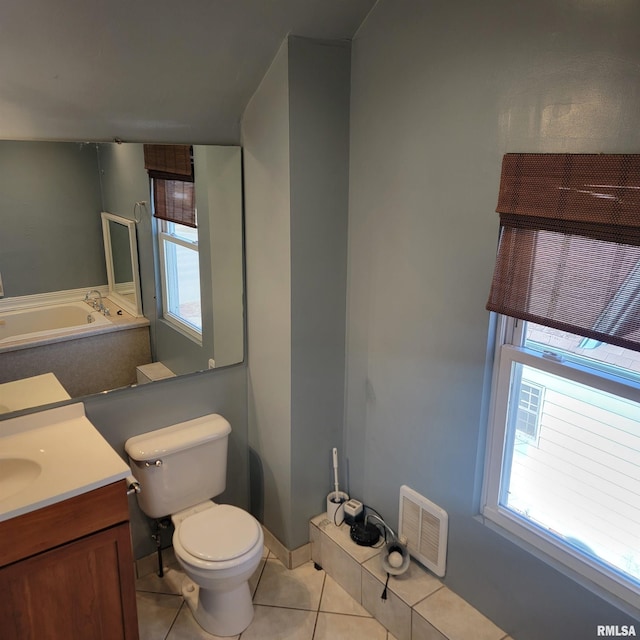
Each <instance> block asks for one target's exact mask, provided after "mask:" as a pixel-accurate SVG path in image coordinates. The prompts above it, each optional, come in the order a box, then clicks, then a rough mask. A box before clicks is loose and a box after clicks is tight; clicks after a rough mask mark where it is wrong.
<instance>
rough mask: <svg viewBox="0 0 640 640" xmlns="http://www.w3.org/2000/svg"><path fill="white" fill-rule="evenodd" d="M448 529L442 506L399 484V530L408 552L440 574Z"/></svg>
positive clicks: (444, 559) (444, 558) (441, 574)
mask: <svg viewBox="0 0 640 640" xmlns="http://www.w3.org/2000/svg"><path fill="white" fill-rule="evenodd" d="M448 529H449V516H448V515H447V512H446V511H445V510H444V509H441V508H440V507H439V506H438V505H437V504H434V503H433V502H431V501H430V500H427V499H426V498H425V497H424V496H421V495H420V494H419V493H417V492H416V491H414V490H413V489H411V488H410V487H408V486H407V485H405V484H403V485H402V486H401V487H400V516H399V525H398V534H399V535H400V536H406V538H407V548H408V549H409V553H410V554H411V555H412V556H413V557H414V558H415V559H416V560H417V561H418V562H420V563H422V564H423V565H424V566H425V567H427V569H430V570H431V571H433V573H435V574H436V575H437V576H440V577H443V576H444V574H445V570H446V563H447V532H448Z"/></svg>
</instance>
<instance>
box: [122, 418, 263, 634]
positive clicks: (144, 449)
mask: <svg viewBox="0 0 640 640" xmlns="http://www.w3.org/2000/svg"><path fill="white" fill-rule="evenodd" d="M229 433H231V426H230V425H229V423H228V422H227V421H226V420H225V419H224V418H223V417H222V416H219V415H217V414H211V415H207V416H203V417H202V418H196V419H195V420H189V421H187V422H182V423H180V424H176V425H173V426H171V427H165V428H164V429H158V430H157V431H151V432H150V433H143V434H142V435H139V436H135V437H133V438H130V439H129V440H127V442H126V443H125V450H126V452H127V454H128V456H129V460H130V462H131V470H132V471H133V474H134V475H135V476H136V478H137V480H138V482H139V483H140V488H141V492H140V493H139V494H137V498H138V503H139V505H140V508H141V509H142V511H143V512H144V513H145V514H147V515H148V516H149V517H150V518H163V517H165V516H169V515H170V516H171V520H172V522H173V524H174V526H175V531H174V534H173V548H174V551H175V554H176V557H177V558H178V561H179V562H180V564H181V566H182V568H183V569H184V572H185V573H186V574H187V576H188V578H187V579H185V584H184V585H183V588H182V593H183V596H184V598H185V600H186V601H187V603H188V604H189V606H190V607H191V610H192V611H193V615H194V617H195V619H196V620H197V621H198V623H199V624H200V626H201V627H202V628H203V629H204V630H205V631H208V632H209V633H211V634H213V635H217V636H234V635H237V634H239V633H241V632H242V631H244V630H245V629H246V628H247V627H248V626H249V624H250V623H251V620H252V619H253V603H252V601H251V592H250V590H249V584H248V580H249V578H250V577H251V575H252V574H253V572H254V571H255V570H256V568H257V567H258V565H259V564H260V559H261V557H262V551H263V548H264V535H263V533H262V527H261V526H260V524H259V523H258V521H257V520H256V519H255V518H254V517H253V516H251V515H250V514H249V513H247V512H246V511H243V510H242V509H239V508H238V507H233V506H231V505H224V504H216V503H214V502H212V501H211V500H210V498H212V497H214V496H217V495H219V494H221V493H222V492H223V491H224V488H225V485H226V476H227V443H228V440H229ZM193 583H195V585H194V584H193Z"/></svg>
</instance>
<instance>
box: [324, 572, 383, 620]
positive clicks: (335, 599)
mask: <svg viewBox="0 0 640 640" xmlns="http://www.w3.org/2000/svg"><path fill="white" fill-rule="evenodd" d="M320 611H324V612H326V613H344V614H347V615H352V616H362V617H365V618H371V614H370V613H369V612H368V611H367V610H366V609H365V608H364V607H363V606H362V605H361V604H360V603H358V602H356V601H355V600H354V599H353V598H352V597H351V596H350V595H349V594H348V593H347V592H346V591H345V590H344V589H343V588H342V587H341V586H340V585H339V584H338V583H337V582H336V581H335V580H334V579H333V578H332V577H331V576H326V577H325V579H324V589H323V591H322V600H321V601H320Z"/></svg>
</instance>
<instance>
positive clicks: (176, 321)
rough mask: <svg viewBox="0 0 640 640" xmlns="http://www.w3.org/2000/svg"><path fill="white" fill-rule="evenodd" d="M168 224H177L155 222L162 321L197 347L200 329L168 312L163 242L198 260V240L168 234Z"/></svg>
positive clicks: (161, 221) (199, 342)
mask: <svg viewBox="0 0 640 640" xmlns="http://www.w3.org/2000/svg"><path fill="white" fill-rule="evenodd" d="M170 224H178V223H175V222H171V221H169V220H165V219H162V218H158V219H157V220H156V236H157V239H158V242H157V247H158V260H159V267H160V282H161V310H162V319H163V320H164V321H165V322H167V323H168V324H169V325H171V326H172V327H173V328H174V329H176V330H177V331H179V332H180V333H182V334H183V335H185V336H186V337H187V338H189V339H191V340H193V341H194V342H196V343H197V344H199V345H202V329H200V330H198V329H197V327H195V326H194V325H192V324H191V323H188V322H186V321H185V320H184V319H182V318H181V317H180V316H177V315H176V314H174V313H172V312H171V310H170V304H169V299H170V296H169V283H168V281H167V264H168V262H169V261H168V257H167V255H166V251H165V241H166V242H168V243H170V244H172V245H174V246H180V247H183V248H185V249H189V250H191V251H194V252H195V254H196V256H197V259H198V260H199V256H200V251H199V246H198V240H194V241H189V240H187V239H185V238H181V237H180V236H178V235H175V234H173V233H170V232H169V231H168V230H167V227H168V226H169V225H170ZM198 287H199V288H200V279H199V282H198Z"/></svg>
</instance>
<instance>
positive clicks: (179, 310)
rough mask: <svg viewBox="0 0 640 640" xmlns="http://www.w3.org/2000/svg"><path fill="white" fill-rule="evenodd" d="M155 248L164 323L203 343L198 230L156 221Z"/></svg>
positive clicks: (164, 221)
mask: <svg viewBox="0 0 640 640" xmlns="http://www.w3.org/2000/svg"><path fill="white" fill-rule="evenodd" d="M159 227H160V228H159V233H158V248H159V255H160V273H161V277H162V309H163V317H164V319H165V320H166V321H167V322H169V323H170V324H172V325H173V326H175V327H176V328H177V329H179V330H180V331H182V332H183V333H185V334H186V335H188V336H189V337H191V338H193V339H194V340H196V341H197V342H200V343H201V342H202V313H201V309H200V268H199V256H198V230H197V229H194V228H193V227H186V226H184V225H181V224H178V223H176V222H169V221H167V220H160V221H159Z"/></svg>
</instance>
